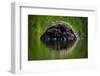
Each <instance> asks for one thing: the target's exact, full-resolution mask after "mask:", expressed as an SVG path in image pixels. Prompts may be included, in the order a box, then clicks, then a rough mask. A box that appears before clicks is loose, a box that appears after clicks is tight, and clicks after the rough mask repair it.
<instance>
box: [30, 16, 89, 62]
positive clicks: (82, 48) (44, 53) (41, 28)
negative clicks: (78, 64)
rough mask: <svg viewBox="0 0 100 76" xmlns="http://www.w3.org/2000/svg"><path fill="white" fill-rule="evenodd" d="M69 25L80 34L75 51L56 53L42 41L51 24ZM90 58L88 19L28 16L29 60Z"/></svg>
mask: <svg viewBox="0 0 100 76" xmlns="http://www.w3.org/2000/svg"><path fill="white" fill-rule="evenodd" d="M56 21H64V22H67V23H69V24H70V25H71V26H72V28H73V29H74V31H75V32H76V33H77V34H78V36H79V38H80V40H78V42H77V44H76V46H75V47H74V49H69V52H68V51H66V50H65V51H55V50H51V49H49V48H47V47H46V46H45V45H44V44H43V43H42V42H41V40H40V37H41V35H42V34H43V33H44V32H45V31H46V29H47V28H49V27H51V26H52V23H51V22H56ZM79 58H88V17H71V16H47V15H28V60H29V61H31V60H52V59H79Z"/></svg>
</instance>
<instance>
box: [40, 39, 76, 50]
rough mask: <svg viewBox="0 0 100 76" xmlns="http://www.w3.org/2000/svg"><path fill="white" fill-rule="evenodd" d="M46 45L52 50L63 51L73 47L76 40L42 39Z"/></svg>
mask: <svg viewBox="0 0 100 76" xmlns="http://www.w3.org/2000/svg"><path fill="white" fill-rule="evenodd" d="M42 42H43V43H44V45H45V46H46V47H48V48H50V49H52V50H56V51H61V50H66V51H67V50H68V49H69V48H71V47H72V46H73V45H74V43H75V42H76V40H73V41H52V40H51V41H42Z"/></svg>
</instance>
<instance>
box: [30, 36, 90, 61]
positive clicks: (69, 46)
mask: <svg viewBox="0 0 100 76" xmlns="http://www.w3.org/2000/svg"><path fill="white" fill-rule="evenodd" d="M31 41H32V42H31V43H30V44H29V46H28V60H29V61H31V60H54V59H55V60H56V59H80V58H88V49H87V39H86V38H84V39H80V40H76V41H72V42H67V41H49V42H43V41H41V40H40V36H38V35H36V36H34V37H33V39H32V40H31Z"/></svg>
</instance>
